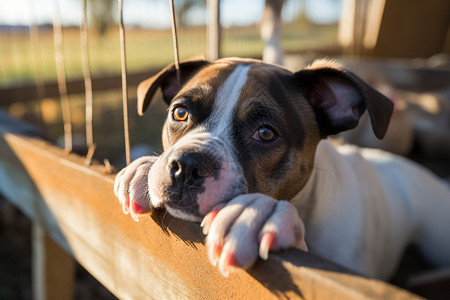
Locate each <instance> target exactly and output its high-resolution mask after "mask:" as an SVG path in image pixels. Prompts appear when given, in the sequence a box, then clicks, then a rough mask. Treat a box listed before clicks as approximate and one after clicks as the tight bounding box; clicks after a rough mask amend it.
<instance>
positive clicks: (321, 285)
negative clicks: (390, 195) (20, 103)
mask: <svg viewBox="0 0 450 300" xmlns="http://www.w3.org/2000/svg"><path fill="white" fill-rule="evenodd" d="M15 128H17V126H15V125H11V124H10V123H6V124H5V123H4V124H2V123H1V122H0V193H1V194H3V195H4V197H6V198H7V199H8V200H9V201H10V202H12V203H13V204H14V205H16V206H17V207H18V208H20V209H21V210H22V211H23V212H24V213H25V214H26V215H27V216H28V217H29V218H31V219H32V220H33V221H34V222H35V223H36V224H38V225H37V226H40V227H37V228H38V229H39V228H41V229H43V230H44V232H45V233H46V234H47V235H48V236H49V237H50V238H51V240H53V241H54V242H55V243H56V244H57V245H59V246H60V247H61V248H62V249H64V250H65V251H66V252H67V253H69V254H70V255H71V256H73V257H74V258H75V259H76V260H77V261H78V262H79V263H80V264H81V265H82V266H83V267H84V268H85V269H86V270H88V271H89V272H90V273H91V274H92V275H93V276H94V277H96V278H97V279H98V280H99V281H100V282H101V283H102V284H103V285H104V286H105V287H107V288H108V289H109V290H110V291H111V292H112V293H114V294H115V295H116V296H117V297H119V298H121V299H152V298H157V299H229V298H242V299H270V298H290V299H296V298H304V299H364V298H365V299H368V298H369V299H370V298H372V299H380V298H389V299H405V298H408V299H415V298H416V296H415V295H412V294H410V293H408V292H406V291H403V290H400V289H398V288H396V287H394V286H391V285H389V284H386V283H384V282H381V281H377V280H372V279H366V278H363V277H361V276H358V275H355V274H351V273H349V272H346V271H345V270H344V269H343V268H341V267H339V266H337V265H335V264H332V263H330V262H328V261H325V260H323V259H320V258H318V257H315V256H313V255H311V254H308V253H304V252H301V251H298V250H290V251H285V252H282V253H277V254H271V255H270V257H269V259H268V261H258V262H257V264H256V265H255V266H254V267H253V268H251V269H250V270H248V271H237V272H236V273H232V274H231V275H230V276H229V277H228V278H223V277H222V276H221V275H220V274H219V272H218V270H217V269H216V268H214V267H212V266H211V265H210V264H209V262H208V259H207V253H206V250H205V247H204V244H203V241H204V236H203V234H202V233H201V230H200V226H199V224H197V223H191V222H185V221H182V220H178V219H174V218H172V217H171V216H169V215H167V214H166V213H164V212H154V213H152V214H151V215H150V214H149V215H145V216H142V217H141V218H140V221H139V222H134V221H133V220H132V219H131V218H130V217H129V216H127V215H124V214H123V213H122V210H121V208H120V206H119V204H118V201H117V200H116V198H115V197H114V194H113V182H114V175H112V174H108V173H107V171H108V170H107V169H106V168H105V167H103V166H101V165H94V166H91V167H89V168H87V167H85V166H84V159H83V158H82V157H79V156H77V155H73V154H70V155H66V154H64V153H63V151H62V150H61V149H59V148H57V147H54V146H52V145H50V144H49V143H47V142H44V141H42V140H40V139H38V138H33V137H25V136H21V135H18V134H14V130H15ZM42 235H43V234H42V232H40V231H39V230H37V234H35V236H36V237H37V240H35V241H34V242H35V243H36V241H38V242H39V239H41V243H40V244H41V247H38V249H40V251H41V252H42V251H43V253H41V255H40V256H38V257H41V258H40V259H38V261H37V262H35V264H34V265H35V266H36V264H39V263H40V264H41V265H42V264H44V267H43V268H41V269H38V272H40V274H38V276H37V278H40V279H41V282H35V284H37V285H38V287H37V288H35V293H39V291H40V295H41V297H43V298H46V299H52V295H59V296H53V299H56V298H58V297H59V299H61V297H62V296H61V293H59V294H58V293H57V290H58V287H61V286H62V284H63V283H61V280H59V282H58V281H54V280H55V279H54V278H55V275H54V274H66V275H67V274H69V275H68V276H63V275H61V276H58V277H57V278H59V279H63V278H66V281H70V280H73V277H72V278H71V276H70V274H71V272H72V271H73V266H71V263H70V260H69V261H68V260H67V259H66V258H64V257H62V258H61V259H59V258H57V257H56V256H55V254H54V253H55V250H52V249H54V248H55V246H52V245H51V243H50V245H49V241H48V240H44V242H42ZM39 237H40V238H39ZM63 256H64V255H63ZM43 257H44V258H45V257H46V260H44V262H43V261H42V258H43ZM55 261H57V262H58V263H55ZM52 262H53V263H52ZM71 268H72V269H71ZM51 274H53V277H52V276H49V275H51ZM52 278H53V279H52ZM70 284H71V283H70V282H68V283H67V282H66V284H65V285H64V286H65V287H64V289H66V290H67V289H70V287H71V285H70ZM60 289H61V288H60ZM36 291H37V292H36ZM55 291H56V292H55ZM63 294H64V291H63ZM65 294H66V297H70V293H67V291H66V293H65ZM42 295H43V296H42ZM67 295H69V296H67Z"/></svg>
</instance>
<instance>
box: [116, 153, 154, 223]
mask: <svg viewBox="0 0 450 300" xmlns="http://www.w3.org/2000/svg"><path fill="white" fill-rule="evenodd" d="M156 160H158V157H157V156H144V157H141V158H138V159H136V160H135V161H133V162H132V163H131V164H130V165H129V166H127V167H126V168H124V169H122V170H121V171H120V172H119V173H118V174H117V176H116V179H115V183H114V193H115V194H116V197H117V198H119V202H120V203H121V204H122V209H123V212H124V213H125V214H128V213H130V215H131V217H132V218H133V220H135V221H138V220H139V219H138V216H139V215H141V214H144V213H146V212H148V211H149V210H150V209H151V205H150V196H149V192H148V180H149V178H148V174H149V171H150V168H151V167H152V166H153V164H154V163H155V162H156Z"/></svg>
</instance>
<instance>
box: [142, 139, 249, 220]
mask: <svg viewBox="0 0 450 300" xmlns="http://www.w3.org/2000/svg"><path fill="white" fill-rule="evenodd" d="M149 190H150V199H151V203H152V205H153V206H154V207H165V208H166V209H167V210H168V211H169V212H170V213H172V214H173V215H175V216H178V217H181V218H184V219H189V220H200V219H201V218H202V217H203V216H204V215H205V214H207V213H208V212H209V211H211V210H212V209H213V208H214V207H215V206H216V205H218V204H220V203H226V202H228V201H230V200H231V199H232V198H234V197H235V196H237V195H240V194H242V193H246V192H247V183H246V181H245V178H244V176H243V174H242V169H241V167H240V165H239V164H238V163H237V162H236V158H235V156H234V155H233V153H232V151H231V149H230V147H229V146H227V145H226V144H225V143H224V142H223V141H222V140H221V139H219V138H216V137H214V136H212V135H211V134H209V133H195V134H188V135H186V136H184V137H183V138H181V139H180V140H179V141H178V142H177V143H175V144H174V145H172V146H171V147H170V148H169V149H167V150H166V151H165V152H164V154H163V155H161V157H160V158H159V159H158V161H157V162H156V163H155V165H153V167H152V169H151V170H150V174H149Z"/></svg>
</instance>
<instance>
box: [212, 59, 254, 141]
mask: <svg viewBox="0 0 450 300" xmlns="http://www.w3.org/2000/svg"><path fill="white" fill-rule="evenodd" d="M249 69H250V65H238V66H236V69H234V71H233V72H232V73H231V75H230V76H229V77H228V78H227V80H226V81H225V82H224V84H223V85H222V86H221V87H220V89H219V90H218V91H217V95H216V98H215V101H214V106H213V113H212V114H211V116H210V117H209V118H208V121H207V123H209V124H213V129H212V132H211V133H212V135H214V136H217V137H221V138H224V139H225V140H227V141H228V140H230V139H231V137H230V124H231V123H232V117H233V111H234V109H235V108H236V103H237V102H238V100H239V96H240V95H241V89H242V87H243V86H244V84H245V82H246V81H247V73H248V71H249Z"/></svg>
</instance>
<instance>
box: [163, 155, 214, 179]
mask: <svg viewBox="0 0 450 300" xmlns="http://www.w3.org/2000/svg"><path fill="white" fill-rule="evenodd" d="M169 168H170V172H171V174H172V176H173V177H175V179H177V181H178V182H179V183H181V182H183V183H188V184H193V185H195V184H196V183H198V182H199V181H200V180H201V179H203V178H206V177H208V176H210V175H212V173H213V171H214V170H216V169H217V168H218V167H217V164H216V163H214V162H213V161H212V160H211V158H209V157H208V156H207V155H202V154H200V153H191V154H182V155H181V156H179V157H174V158H172V159H171V161H170V162H169Z"/></svg>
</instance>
